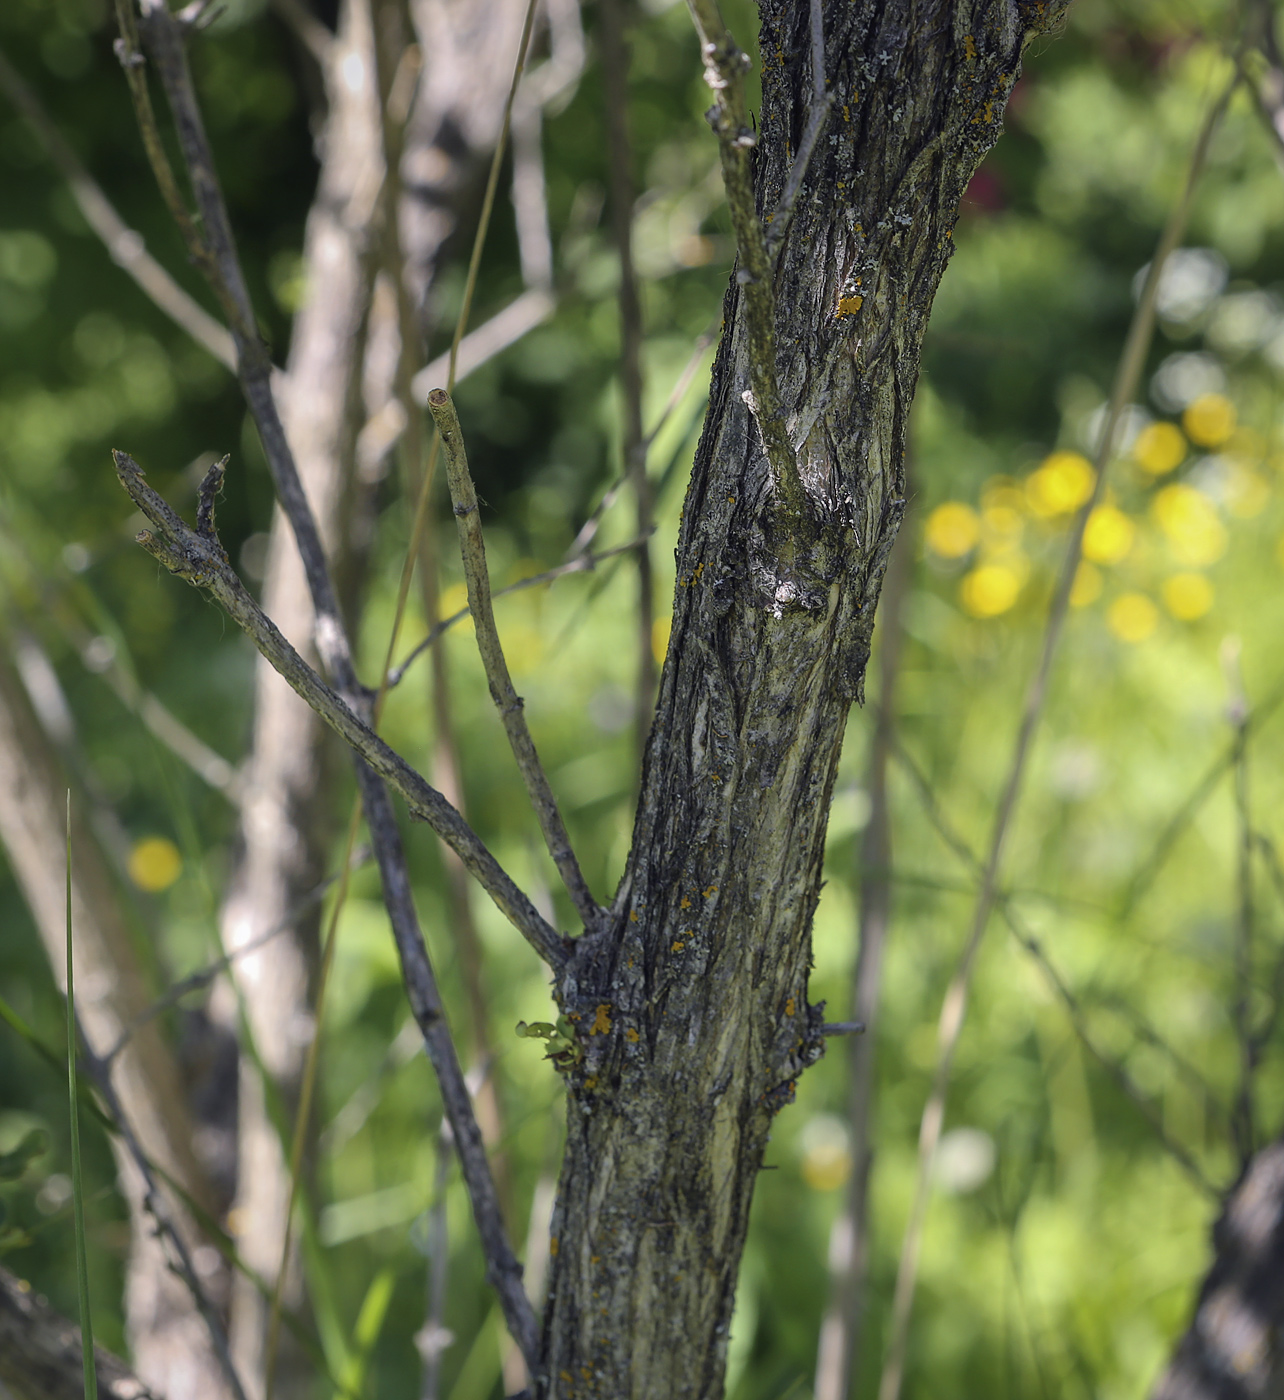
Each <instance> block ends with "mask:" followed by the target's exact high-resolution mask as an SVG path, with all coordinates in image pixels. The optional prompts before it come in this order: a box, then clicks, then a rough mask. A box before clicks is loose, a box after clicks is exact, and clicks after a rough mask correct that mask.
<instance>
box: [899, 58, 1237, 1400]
mask: <svg viewBox="0 0 1284 1400" xmlns="http://www.w3.org/2000/svg"><path fill="white" fill-rule="evenodd" d="M1240 78H1241V74H1240V69H1239V65H1238V63H1237V64H1236V68H1235V72H1234V74H1233V75H1232V77H1231V80H1230V82H1229V83H1227V84H1226V85H1225V87H1224V89H1223V91H1222V92H1221V93H1220V94H1219V95H1218V97H1217V98H1216V99H1215V100H1214V102H1213V103H1212V105H1211V106H1210V108H1209V111H1208V114H1207V116H1206V117H1205V119H1204V122H1203V125H1202V127H1201V130H1200V133H1199V136H1198V139H1197V140H1196V143H1195V148H1194V151H1193V153H1192V155H1191V159H1190V165H1189V169H1188V171H1187V175H1186V181H1185V186H1184V188H1183V190H1182V193H1181V196H1180V198H1179V199H1178V201H1177V204H1176V206H1175V207H1174V208H1173V210H1172V212H1171V214H1170V215H1169V217H1168V221H1167V224H1166V226H1165V228H1164V230H1163V233H1162V234H1161V236H1160V239H1159V243H1158V246H1157V247H1156V249H1155V255H1154V257H1153V258H1152V260H1151V263H1150V267H1149V270H1148V272H1147V274H1146V280H1145V283H1144V285H1143V287H1142V291H1141V295H1140V297H1139V298H1138V302H1137V307H1136V310H1135V311H1134V313H1133V318H1132V324H1131V325H1130V326H1129V329H1128V337H1127V339H1126V341H1125V342H1124V348H1123V352H1122V354H1121V356H1120V359H1119V367H1118V369H1117V371H1116V374H1115V382H1114V387H1113V391H1112V393H1111V396H1110V403H1109V407H1108V408H1107V411H1106V418H1105V422H1104V423H1103V425H1102V429H1101V436H1100V439H1099V441H1098V444H1097V451H1096V460H1095V462H1094V469H1095V480H1094V485H1093V491H1092V495H1091V497H1090V499H1089V500H1088V501H1087V502H1086V503H1085V504H1084V506H1083V508H1082V509H1081V510H1080V512H1079V515H1078V516H1077V517H1076V519H1075V523H1074V526H1073V527H1072V529H1071V532H1070V539H1069V542H1068V544H1067V546H1066V552H1065V557H1064V560H1063V562H1062V566H1061V573H1060V575H1059V577H1058V579H1057V585H1056V589H1055V591H1054V593H1053V597H1052V604H1051V607H1050V609H1049V613H1048V621H1047V625H1046V627H1045V630H1044V637H1043V646H1042V649H1041V652H1040V656H1039V662H1038V666H1037V668H1036V671H1035V674H1034V676H1033V678H1032V680H1031V683H1030V687H1029V690H1028V691H1027V693H1026V699H1025V705H1024V708H1023V711H1022V715H1021V723H1020V726H1019V728H1018V730H1017V736H1016V743H1015V746H1014V749H1013V754H1012V761H1011V764H1010V767H1009V770H1008V776H1007V779H1006V781H1005V782H1004V785H1003V790H1002V794H1001V796H1000V799H999V803H998V807H997V810H996V812H995V819H994V827H993V830H992V832H991V836H990V841H989V849H988V852H987V855H986V860H985V866H984V869H983V871H982V875H981V887H980V889H979V891H978V893H977V899H976V906H975V908H974V911H973V916H972V921H971V926H970V929H969V931H968V936H967V941H966V943H965V945H964V949H963V953H962V956H961V958H960V960H959V964H958V967H957V968H956V970H955V973H954V976H953V978H952V979H951V981H950V985H949V988H948V990H947V992H946V994H945V1000H944V1002H943V1004H942V1007H941V1019H940V1026H939V1030H938V1047H939V1048H938V1054H937V1062H936V1071H935V1073H934V1075H933V1079H932V1088H931V1093H930V1094H929V1097H928V1100H927V1104H926V1105H925V1107H924V1109H923V1116H922V1119H921V1121H920V1124H919V1145H918V1168H917V1178H916V1181H915V1188H914V1198H913V1204H912V1206H911V1209H910V1217H909V1221H908V1223H907V1225H906V1229H905V1237H904V1240H903V1242H902V1246H901V1256H900V1262H899V1265H898V1268H897V1275H896V1291H895V1295H894V1297H893V1302H892V1318H891V1328H890V1334H891V1335H890V1340H889V1343H888V1350H887V1356H886V1360H885V1362H884V1366H883V1373H882V1377H881V1378H880V1381H879V1390H878V1395H879V1400H898V1397H899V1395H900V1389H901V1380H902V1377H903V1375H904V1369H905V1357H906V1352H907V1349H908V1345H909V1322H910V1312H911V1309H912V1307H913V1301H914V1289H915V1283H916V1281H917V1276H918V1256H919V1248H920V1245H921V1243H922V1235H923V1225H924V1221H925V1220H926V1216H927V1205H928V1201H929V1199H930V1196H931V1182H932V1168H933V1165H934V1163H935V1160H936V1149H937V1146H938V1144H939V1142H940V1138H941V1129H942V1126H943V1124H944V1120H945V1099H946V1094H947V1091H948V1087H949V1081H950V1072H951V1069H952V1068H953V1062H954V1052H955V1050H956V1048H957V1046H958V1041H959V1036H960V1034H961V1032H962V1029H963V1022H964V1018H965V1016H966V1013H967V1001H968V992H969V989H970V986H971V980H972V970H973V968H974V966H975V962H976V955H977V952H978V950H979V949H980V946H981V941H982V938H983V937H984V935H985V930H986V927H987V925H988V923H989V919H990V913H991V911H992V909H993V908H994V903H995V897H996V895H997V893H998V888H999V883H998V881H999V871H1000V867H1001V864H1002V859H1003V851H1004V846H1005V844H1006V840H1007V835H1008V831H1009V830H1010V827H1011V821H1012V817H1013V814H1014V813H1015V811H1016V805H1017V799H1018V797H1019V795H1020V792H1021V787H1022V784H1023V781H1024V778H1025V769H1026V760H1027V758H1028V757H1029V752H1030V746H1031V743H1032V742H1033V739H1034V735H1035V731H1036V729H1037V728H1038V725H1039V721H1040V719H1041V718H1042V715H1043V709H1044V704H1045V702H1046V699H1047V691H1048V682H1049V679H1050V677H1051V673H1052V662H1053V658H1054V657H1055V655H1056V652H1057V647H1058V644H1059V643H1060V640H1061V634H1062V631H1063V629H1064V624H1065V619H1066V615H1067V613H1068V610H1069V604H1070V590H1071V588H1072V587H1073V584H1074V578H1075V574H1076V572H1077V570H1078V567H1079V560H1080V558H1081V556H1082V553H1083V535H1084V530H1085V528H1086V526H1087V522H1088V517H1089V515H1090V514H1091V513H1092V511H1093V510H1094V509H1095V507H1096V505H1097V502H1098V501H1099V500H1100V498H1101V493H1102V490H1103V487H1104V483H1105V474H1106V467H1107V465H1108V463H1109V461H1110V458H1111V455H1112V453H1113V451H1114V440H1115V435H1116V432H1117V430H1118V426H1119V421H1120V419H1121V417H1122V415H1123V411H1124V408H1125V406H1126V405H1127V404H1128V403H1129V402H1130V401H1131V400H1132V397H1133V395H1134V393H1135V392H1136V387H1137V383H1138V381H1139V379H1140V377H1141V371H1142V369H1143V367H1144V365H1145V359H1146V352H1147V350H1148V348H1149V346H1150V339H1151V335H1152V333H1153V330H1154V324H1155V302H1156V296H1157V293H1158V289H1159V279H1160V277H1161V275H1162V273H1163V269H1164V264H1165V262H1166V261H1167V259H1168V255H1169V253H1171V252H1172V250H1173V249H1174V248H1175V247H1176V246H1177V243H1178V241H1179V240H1180V238H1181V235H1182V232H1183V230H1184V229H1185V226H1186V221H1187V218H1188V216H1189V213H1190V206H1191V202H1192V200H1193V198H1194V193H1195V186H1196V184H1197V182H1198V179H1199V175H1200V172H1201V171H1202V169H1203V166H1204V161H1205V159H1206V157H1207V153H1208V147H1209V144H1210V142H1211V140H1212V136H1213V132H1214V131H1215V130H1216V128H1217V125H1218V123H1219V122H1220V120H1221V117H1222V113H1223V112H1224V111H1225V109H1226V105H1227V103H1228V102H1229V101H1230V98H1231V94H1232V93H1233V92H1234V90H1235V88H1236V87H1237V86H1238V85H1239V82H1240Z"/></svg>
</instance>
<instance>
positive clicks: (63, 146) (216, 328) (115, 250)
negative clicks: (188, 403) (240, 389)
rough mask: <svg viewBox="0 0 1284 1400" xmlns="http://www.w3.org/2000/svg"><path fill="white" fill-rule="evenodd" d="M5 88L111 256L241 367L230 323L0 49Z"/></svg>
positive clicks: (182, 324)
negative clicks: (197, 297) (204, 301)
mask: <svg viewBox="0 0 1284 1400" xmlns="http://www.w3.org/2000/svg"><path fill="white" fill-rule="evenodd" d="M0 91H3V93H4V95H5V96H6V97H7V98H8V99H9V101H10V102H12V103H13V105H14V106H15V107H16V108H17V109H18V111H19V112H21V113H22V115H23V116H24V117H25V118H26V119H27V123H28V125H29V126H30V127H31V129H32V130H33V131H34V132H35V134H36V137H37V139H38V140H39V141H40V144H41V145H42V146H43V147H44V148H45V151H46V152H47V153H48V155H49V159H50V160H52V161H53V163H54V164H55V165H56V166H57V167H58V169H59V171H60V172H61V173H62V176H63V179H65V180H66V181H67V184H68V186H69V187H70V189H71V194H72V198H73V199H75V201H76V204H77V206H78V207H79V209H80V212H81V213H82V214H83V215H84V216H85V222H86V223H87V224H88V225H89V227H90V228H91V229H93V231H94V232H95V233H96V234H97V235H98V237H99V238H100V239H101V240H102V242H103V244H104V245H105V247H106V249H107V252H108V253H109V254H110V256H111V259H112V261H113V262H114V263H116V265H117V266H118V267H120V268H121V269H122V270H123V271H124V272H125V273H127V274H128V275H129V276H130V277H132V278H133V280H134V282H135V284H136V285H137V286H138V287H139V288H140V289H141V291H142V292H143V294H144V295H145V296H146V297H148V299H149V300H150V301H151V302H152V303H153V304H154V305H155V306H157V307H158V308H159V309H160V310H161V311H163V312H164V313H165V315H166V316H168V317H169V318H170V320H171V321H173V322H174V324H175V325H176V326H178V327H179V329H180V330H184V331H186V332H187V334H188V335H190V336H191V337H192V339H193V340H194V341H196V343H197V344H198V345H200V346H202V347H203V348H204V349H206V350H208V351H209V353H210V354H211V355H213V356H214V358H215V359H216V360H218V361H219V363H220V364H223V365H226V366H227V368H228V369H230V370H233V371H234V370H235V369H236V348H235V346H234V345H233V343H232V337H231V336H230V335H229V334H228V332H227V328H226V327H224V326H222V325H220V324H219V323H218V321H216V320H215V319H214V317H213V316H211V315H210V314H209V312H208V311H206V310H205V308H204V307H203V306H201V305H200V303H199V302H197V301H194V300H193V299H192V298H191V297H190V296H189V295H188V294H187V293H186V292H185V291H184V290H183V289H182V287H180V286H179V285H178V283H177V282H175V281H174V279H173V278H172V277H171V276H170V275H169V273H168V272H166V271H165V269H164V268H163V267H162V266H161V265H160V263H158V262H157V261H156V259H155V258H154V257H152V255H151V254H150V253H149V252H148V251H147V249H146V247H145V245H144V243H143V236H142V234H141V233H138V232H137V231H136V230H134V229H132V228H130V227H129V225H128V224H127V223H126V222H125V221H124V219H122V218H121V217H120V215H119V214H118V213H117V212H116V209H115V206H114V205H113V204H112V203H111V201H110V200H109V199H108V198H107V196H106V195H105V194H104V193H103V191H102V187H101V186H100V185H99V184H98V182H97V181H96V180H95V179H94V178H93V176H92V175H90V173H89V171H88V170H86V169H85V167H84V166H83V165H82V164H81V162H80V158H79V157H78V156H77V155H76V153H75V151H73V150H72V149H71V146H70V145H68V143H67V141H66V140H65V139H64V137H63V135H62V133H61V132H60V131H59V130H58V128H57V127H56V126H55V125H54V123H53V122H52V121H51V120H50V117H49V114H48V113H47V112H46V111H45V109H44V107H43V106H41V103H40V99H39V98H38V97H37V96H36V94H35V92H34V91H33V90H32V89H31V88H30V87H29V86H28V85H27V84H26V83H25V82H24V81H23V80H22V77H21V76H20V74H19V73H18V71H17V69H16V68H14V66H13V65H12V64H11V63H10V62H9V60H8V59H7V58H6V57H5V56H4V54H3V53H0Z"/></svg>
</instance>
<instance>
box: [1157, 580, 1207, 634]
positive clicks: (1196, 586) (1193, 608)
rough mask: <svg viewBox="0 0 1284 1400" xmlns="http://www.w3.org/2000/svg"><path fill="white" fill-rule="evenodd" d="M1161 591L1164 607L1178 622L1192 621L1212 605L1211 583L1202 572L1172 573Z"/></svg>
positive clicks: (1201, 615)
mask: <svg viewBox="0 0 1284 1400" xmlns="http://www.w3.org/2000/svg"><path fill="white" fill-rule="evenodd" d="M1162 591H1163V597H1164V607H1166V608H1167V609H1168V611H1169V612H1170V613H1171V614H1172V615H1173V616H1174V617H1175V618H1176V619H1177V620H1178V621H1179V622H1194V620H1195V619H1196V618H1197V617H1203V615H1204V614H1205V613H1206V612H1207V611H1208V610H1209V608H1211V607H1212V606H1213V585H1212V584H1211V583H1209V581H1208V580H1207V579H1206V578H1205V577H1204V575H1203V574H1192V573H1183V574H1173V576H1172V577H1171V578H1167V579H1165V580H1164V586H1163V590H1162Z"/></svg>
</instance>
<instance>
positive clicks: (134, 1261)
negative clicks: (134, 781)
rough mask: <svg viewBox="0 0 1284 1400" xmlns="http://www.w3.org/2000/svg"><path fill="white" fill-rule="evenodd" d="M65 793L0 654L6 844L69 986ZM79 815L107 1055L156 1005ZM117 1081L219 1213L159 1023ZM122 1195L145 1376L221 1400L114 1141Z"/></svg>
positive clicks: (88, 933) (86, 1014) (90, 976)
mask: <svg viewBox="0 0 1284 1400" xmlns="http://www.w3.org/2000/svg"><path fill="white" fill-rule="evenodd" d="M68 786H69V779H68V777H67V774H66V773H65V772H64V771H63V769H62V766H61V764H60V763H59V761H58V758H57V755H56V753H55V752H54V750H53V748H52V746H51V744H50V743H49V741H48V739H47V738H46V736H45V735H44V733H43V732H42V730H41V728H40V726H39V724H38V723H37V721H36V718H35V716H34V714H33V713H32V711H31V707H30V705H29V704H28V703H27V697H26V695H25V694H24V693H23V690H22V686H21V683H20V682H19V680H18V677H17V676H16V674H15V673H14V671H13V670H12V669H11V668H10V666H9V663H8V659H7V658H6V657H5V656H4V654H3V651H2V650H0V843H3V846H4V850H5V853H6V854H7V856H8V859H9V863H10V865H11V867H12V869H13V872H14V875H15V876H16V878H17V880H18V883H19V885H20V887H21V888H22V892H23V895H24V897H25V899H26V902H27V905H28V907H29V908H30V909H31V911H32V916H33V918H34V919H35V922H36V925H37V927H38V928H39V931H40V936H41V939H42V941H43V942H44V945H45V948H46V950H47V952H48V955H49V961H50V965H51V967H52V968H53V971H54V976H55V979H56V980H57V981H58V982H59V983H60V984H61V983H62V982H63V981H64V980H65V973H64V971H63V968H64V966H65V963H64V959H65V956H66V952H65V950H66V923H65V919H66V911H65V900H66V895H65V886H64V871H63V857H62V851H63V849H64V841H65V834H64V832H65V821H66V815H65V814H66V792H67V789H68ZM83 810H84V807H83V803H80V802H73V811H72V851H71V860H72V871H71V875H72V920H73V927H74V930H75V947H76V953H75V957H76V964H75V973H76V986H77V994H76V1009H77V1012H78V1014H79V1016H80V1020H81V1025H82V1026H83V1028H84V1032H85V1035H86V1038H87V1039H88V1041H89V1043H90V1046H91V1048H92V1049H93V1050H94V1051H95V1052H97V1053H100V1054H101V1053H105V1052H106V1051H108V1050H109V1049H110V1048H111V1047H112V1046H114V1045H115V1044H116V1043H117V1041H118V1040H119V1039H120V1036H121V1033H122V1031H123V1030H124V1029H125V1028H126V1027H127V1026H129V1025H131V1024H132V1023H133V1022H134V1021H135V1020H136V1018H138V1017H139V1016H140V1015H141V1014H142V1013H143V1012H144V1011H146V1010H147V1008H148V1007H149V1006H150V1004H151V1000H152V989H150V988H149V987H148V985H147V980H146V978H145V976H144V974H143V970H142V968H141V966H140V964H139V960H138V957H137V953H136V950H135V947H134V942H133V931H132V930H131V928H130V926H129V922H128V919H127V917H126V915H125V912H124V909H123V906H122V902H121V895H120V891H119V888H118V887H117V885H116V884H115V882H114V880H113V878H112V876H111V873H110V870H109V869H108V866H107V863H106V861H105V859H104V857H103V855H102V852H101V850H100V849H99V847H98V845H97V843H96V842H95V841H94V839H93V837H92V835H91V834H90V831H89V829H88V825H87V823H86V821H85V819H84V816H83ZM112 1080H113V1083H114V1085H115V1089H116V1093H117V1095H118V1097H119V1099H120V1102H121V1105H122V1107H123V1108H124V1110H125V1112H126V1113H127V1114H128V1116H129V1120H130V1122H131V1124H132V1125H133V1128H134V1131H135V1132H136V1134H137V1136H138V1139H139V1141H140V1142H141V1144H142V1146H143V1149H144V1151H146V1153H147V1154H148V1156H149V1157H150V1158H151V1159H152V1161H154V1162H156V1163H158V1164H159V1165H160V1166H162V1167H164V1168H165V1170H166V1171H168V1172H170V1173H171V1174H172V1175H173V1176H174V1177H175V1178H176V1179H177V1180H178V1181H180V1182H182V1183H183V1184H184V1185H185V1186H186V1187H187V1188H188V1189H189V1190H190V1191H191V1192H192V1194H193V1195H194V1197H195V1198H196V1199H197V1200H198V1201H200V1202H201V1203H202V1204H203V1205H204V1206H205V1207H206V1208H207V1209H213V1210H217V1209H218V1206H217V1204H216V1202H215V1199H214V1193H213V1192H212V1190H211V1188H210V1186H209V1184H208V1182H207V1181H206V1178H205V1176H204V1173H203V1172H202V1170H201V1167H200V1164H199V1163H198V1162H197V1159H196V1155H195V1153H194V1151H193V1142H194V1139H195V1125H194V1123H193V1120H192V1117H191V1115H190V1114H189V1112H188V1109H187V1100H186V1097H185V1094H184V1092H183V1085H182V1082H181V1080H180V1077H179V1074H178V1068H177V1061H176V1059H175V1057H174V1055H173V1052H172V1051H171V1049H170V1047H169V1046H168V1045H167V1044H166V1043H165V1041H164V1038H163V1037H162V1035H161V1032H160V1027H159V1024H158V1023H157V1022H156V1021H149V1022H147V1023H146V1024H142V1025H139V1026H137V1028H136V1029H135V1030H134V1032H133V1035H132V1036H131V1038H130V1040H129V1043H128V1045H126V1046H125V1048H124V1049H123V1050H122V1051H121V1052H120V1054H119V1055H118V1056H116V1058H115V1061H114V1064H113V1067H112ZM112 1145H113V1150H114V1151H115V1154H116V1164H117V1169H118V1172H119V1182H120V1189H121V1193H122V1194H123V1195H124V1197H125V1199H126V1200H127V1201H128V1203H129V1207H130V1254H129V1266H128V1271H127V1276H126V1291H125V1312H126V1320H127V1324H128V1327H129V1334H130V1338H131V1343H132V1346H133V1350H134V1361H135V1365H136V1366H137V1368H138V1373H139V1375H140V1376H142V1377H144V1378H145V1379H146V1381H147V1383H148V1384H149V1385H151V1386H153V1387H154V1388H155V1389H156V1390H158V1391H160V1392H161V1393H163V1394H170V1395H173V1396H179V1395H197V1394H199V1395H202V1396H210V1397H217V1396H220V1395H222V1394H224V1393H225V1392H224V1389H223V1382H222V1378H221V1374H220V1372H219V1369H218V1365H217V1363H216V1361H215V1359H214V1355H213V1351H212V1349H211V1346H210V1339H209V1334H208V1332H207V1330H206V1327H205V1323H204V1322H203V1321H202V1320H201V1317H200V1314H199V1313H198V1311H197V1309H196V1307H195V1305H194V1304H193V1301H192V1298H191V1295H190V1294H189V1292H188V1290H187V1286H186V1285H185V1284H184V1283H183V1281H182V1280H181V1279H179V1278H178V1277H177V1275H175V1274H174V1273H173V1272H171V1270H170V1268H169V1263H168V1259H167V1255H166V1250H165V1247H164V1245H163V1244H162V1242H161V1241H160V1240H159V1239H158V1238H157V1236H156V1232H155V1229H154V1227H153V1223H152V1221H151V1220H150V1218H149V1216H148V1214H147V1210H146V1207H145V1204H144V1201H145V1197H146V1194H147V1192H146V1186H145V1183H144V1182H143V1180H142V1178H141V1176H140V1174H139V1172H138V1169H137V1166H136V1165H135V1163H134V1161H133V1159H132V1158H131V1157H130V1155H129V1154H128V1152H126V1151H125V1150H124V1149H123V1148H122V1147H121V1145H120V1143H119V1142H117V1141H114V1142H113V1144H112ZM170 1205H171V1208H172V1211H173V1213H174V1215H175V1217H176V1218H177V1219H178V1220H179V1222H180V1228H183V1229H184V1232H185V1234H186V1236H187V1238H188V1240H189V1242H194V1241H195V1238H196V1236H195V1232H194V1230H193V1228H192V1226H191V1222H190V1221H187V1220H186V1219H185V1217H184V1214H183V1211H182V1207H181V1203H179V1202H176V1201H171V1202H170Z"/></svg>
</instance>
